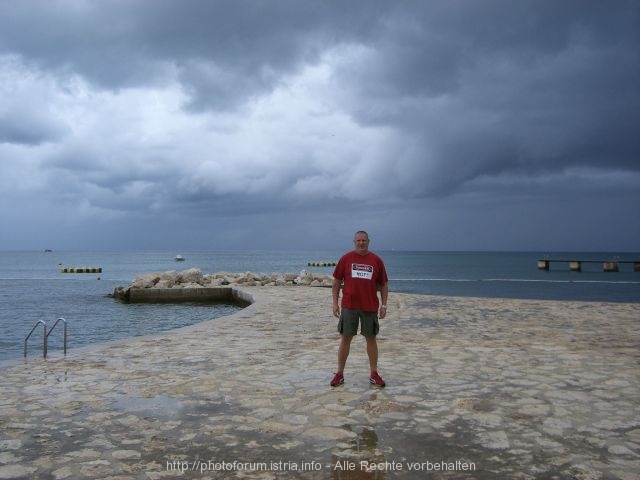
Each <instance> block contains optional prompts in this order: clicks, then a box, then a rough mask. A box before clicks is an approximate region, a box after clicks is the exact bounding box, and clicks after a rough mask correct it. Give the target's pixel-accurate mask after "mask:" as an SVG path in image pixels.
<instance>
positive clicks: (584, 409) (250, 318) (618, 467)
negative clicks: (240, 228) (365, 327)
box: [0, 286, 640, 480]
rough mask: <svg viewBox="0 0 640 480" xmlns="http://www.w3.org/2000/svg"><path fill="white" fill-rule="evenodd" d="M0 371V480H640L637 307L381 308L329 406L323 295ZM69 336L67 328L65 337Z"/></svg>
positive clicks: (262, 300)
mask: <svg viewBox="0 0 640 480" xmlns="http://www.w3.org/2000/svg"><path fill="white" fill-rule="evenodd" d="M243 290H246V292H248V293H249V294H250V295H252V296H253V297H254V299H255V303H254V304H252V305H251V306H249V307H247V308H246V309H244V310H242V311H240V312H238V313H237V314H235V315H232V316H229V317H224V318H220V319H216V320H212V321H208V322H204V323H201V324H198V325H194V326H191V327H187V328H183V329H179V330H174V331H171V332H165V333H161V334H156V335H152V336H145V337H137V338H133V339H129V340H127V341H118V342H113V343H109V344H103V345H98V346H94V347H91V348H79V349H73V348H72V349H71V350H70V353H69V354H68V355H67V357H66V358H65V357H63V356H62V354H61V352H59V351H55V350H54V351H52V352H51V357H50V358H49V360H47V361H44V360H42V359H41V358H38V357H37V356H36V355H33V356H31V357H30V358H29V359H28V360H27V361H22V360H19V361H15V362H10V363H9V364H6V365H4V366H3V367H2V369H1V370H0V372H1V374H2V375H1V376H0V389H1V392H2V394H1V396H0V479H7V478H29V479H76V478H85V479H97V478H108V479H160V478H197V479H207V478H215V479H217V478H249V479H284V478H302V479H325V478H331V479H353V480H359V479H382V478H384V479H391V478H433V479H440V478H446V479H458V478H461V479H467V478H469V479H476V478H477V479H495V478H499V479H502V478H508V479H584V480H587V479H623V480H631V479H637V478H640V408H639V400H640V382H639V380H640V368H639V367H640V365H639V363H640V362H639V360H640V326H639V321H640V305H639V304H614V303H610V304H606V303H571V302H543V301H525V300H497V299H476V298H452V297H435V296H419V295H408V294H397V293H391V294H390V296H389V302H388V304H389V316H388V318H387V319H385V320H383V321H382V324H381V334H380V337H379V347H380V355H381V357H380V371H381V374H382V375H383V377H385V379H386V380H387V388H385V389H376V388H375V387H371V386H370V385H369V383H368V368H367V358H366V353H365V351H364V341H363V339H362V338H357V339H356V340H354V343H353V346H352V350H351V356H350V358H349V363H348V365H347V370H346V372H345V377H346V383H345V385H343V386H341V387H337V388H331V387H330V386H329V381H330V379H331V376H332V373H333V370H334V368H335V358H336V351H337V346H338V335H337V333H336V331H335V327H336V321H335V319H334V318H333V317H332V315H331V292H330V290H329V289H327V288H320V287H315V288H312V287H300V286H297V287H247V288H246V289H244V288H243ZM70 328H71V332H73V324H72V323H71V326H70Z"/></svg>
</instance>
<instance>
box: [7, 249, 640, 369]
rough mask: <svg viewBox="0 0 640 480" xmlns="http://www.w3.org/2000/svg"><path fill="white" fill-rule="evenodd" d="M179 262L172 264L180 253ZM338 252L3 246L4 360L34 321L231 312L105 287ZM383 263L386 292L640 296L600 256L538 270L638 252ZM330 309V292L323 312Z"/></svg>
mask: <svg viewBox="0 0 640 480" xmlns="http://www.w3.org/2000/svg"><path fill="white" fill-rule="evenodd" d="M178 253H180V254H182V256H183V257H184V258H185V261H182V262H176V261H175V260H174V259H175V256H176V254H178ZM341 253H343V252H338V251H297V252H291V251H289V252H273V251H227V252H166V251H145V252H72V251H61V252H57V251H54V252H42V251H39V252H35V251H31V252H0V360H6V359H13V358H19V357H21V356H22V355H23V350H24V339H25V337H26V335H27V334H28V333H29V331H30V330H31V328H32V327H33V326H34V325H35V324H36V323H37V322H38V321H39V320H43V321H45V322H47V324H48V325H49V327H51V325H52V324H53V323H54V322H55V320H56V319H57V318H59V317H63V318H65V319H66V320H67V322H68V328H69V330H68V331H69V341H68V346H69V348H74V347H79V346H84V345H89V344H95V343H100V342H104V341H109V340H115V339H120V338H127V337H133V336H138V335H145V334H148V333H154V332H160V331H164V330H169V329H173V328H177V327H181V326H186V325H191V324H194V323H197V322H201V321H204V320H209V319H213V318H218V317H220V316H224V315H229V314H231V313H233V312H235V311H237V309H238V308H239V307H237V306H235V305H227V304H222V305H221V304H207V303H184V304H124V303H121V302H119V301H116V300H114V299H113V298H111V297H110V296H109V295H110V294H111V293H112V292H113V290H114V289H115V287H117V286H127V285H129V284H130V283H131V282H132V281H133V280H134V278H135V277H136V276H137V275H140V274H144V273H148V272H162V271H168V270H183V269H187V268H199V269H200V270H202V272H203V273H205V274H207V273H215V272H222V271H226V272H247V271H251V272H256V273H266V274H271V273H299V272H300V271H301V270H303V269H306V270H311V271H316V272H321V273H325V274H328V275H330V274H331V273H332V271H333V268H332V267H310V266H308V263H309V262H315V261H319V262H335V261H337V259H338V258H339V256H340V254H341ZM377 253H378V254H379V255H380V256H381V257H382V258H383V260H384V261H385V263H386V266H387V271H388V275H389V279H390V281H389V289H390V291H391V292H406V293H416V294H422V295H453V296H477V297H495V298H526V299H543V300H573V301H610V302H640V272H634V271H633V264H620V271H619V272H604V271H603V270H602V265H601V264H598V263H593V264H591V263H589V264H583V269H582V271H581V272H572V271H569V267H568V265H567V264H561V263H558V264H552V265H551V269H550V270H549V271H544V270H538V268H537V260H538V259H540V258H545V257H547V258H565V259H569V258H575V259H583V260H604V259H606V260H618V261H640V254H637V253H588V254H586V253H577V252H569V253H554V254H546V253H535V252H527V253H513V252H503V253H497V252H398V251H379V252H377ZM62 267H76V268H79V267H100V268H101V269H102V272H101V273H91V274H84V273H83V274H72V273H62V272H61V271H60V270H61V268H62ZM330 308H331V297H330V293H329V292H327V310H328V311H329V310H330ZM62 333H63V332H62V325H60V324H59V325H58V326H57V327H56V330H55V331H54V332H53V333H52V334H51V336H50V337H49V338H50V339H49V349H50V351H51V353H58V351H59V350H60V349H61V348H62ZM41 342H42V333H41V332H40V331H39V330H36V331H35V332H34V334H33V336H32V338H31V339H30V340H29V342H28V353H29V356H33V355H42V345H41Z"/></svg>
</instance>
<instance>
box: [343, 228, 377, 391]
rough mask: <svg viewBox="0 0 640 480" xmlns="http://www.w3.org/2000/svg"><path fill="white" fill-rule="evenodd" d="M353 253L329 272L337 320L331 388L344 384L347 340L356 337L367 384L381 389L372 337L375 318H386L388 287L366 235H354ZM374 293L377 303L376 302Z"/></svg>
mask: <svg viewBox="0 0 640 480" xmlns="http://www.w3.org/2000/svg"><path fill="white" fill-rule="evenodd" d="M353 244H354V246H355V250H353V251H351V252H348V253H345V254H344V255H343V256H342V257H341V258H340V260H339V261H338V264H337V265H336V268H335V270H334V272H333V285H332V289H331V290H332V294H333V315H334V316H335V317H339V318H340V320H339V322H338V332H340V335H341V338H340V347H339V348H338V371H337V372H336V374H335V375H334V377H333V380H331V386H332V387H336V386H338V385H342V384H343V383H344V374H343V372H344V367H345V365H346V363H347V357H348V356H349V350H350V348H351V340H353V337H354V336H355V335H356V334H357V333H358V323H360V333H361V334H362V335H364V337H365V339H366V341H367V355H368V356H369V367H370V369H371V376H370V377H369V381H370V382H371V384H373V385H375V386H378V387H384V386H385V383H384V380H382V377H380V375H379V374H378V343H377V341H376V335H377V334H378V331H379V329H380V326H379V323H378V308H379V318H384V317H385V315H386V314H387V296H388V294H389V286H388V281H389V279H388V278H387V272H386V269H385V267H384V262H383V261H382V259H381V258H380V257H378V256H377V255H376V254H375V253H373V252H370V251H369V235H368V234H367V232H364V231H358V232H356V234H355V236H354V238H353ZM343 282H344V285H343V287H342V311H340V306H339V303H338V300H339V296H340V285H341V284H342V283H343ZM378 292H380V300H381V302H379V301H378Z"/></svg>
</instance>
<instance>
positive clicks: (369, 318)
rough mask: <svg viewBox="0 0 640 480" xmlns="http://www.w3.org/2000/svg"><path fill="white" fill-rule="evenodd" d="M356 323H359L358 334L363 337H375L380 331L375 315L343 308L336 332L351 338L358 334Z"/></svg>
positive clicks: (376, 315)
mask: <svg viewBox="0 0 640 480" xmlns="http://www.w3.org/2000/svg"><path fill="white" fill-rule="evenodd" d="M358 323H360V333H361V334H362V335H364V336H365V337H371V336H374V337H375V336H376V335H377V334H378V332H379V331H380V324H379V323H378V314H377V313H375V312H364V311H362V310H357V309H353V308H343V309H342V311H341V312H340V320H339V321H338V332H339V333H340V335H346V336H348V337H353V336H354V335H356V334H357V333H358Z"/></svg>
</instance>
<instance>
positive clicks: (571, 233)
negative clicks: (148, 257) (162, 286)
mask: <svg viewBox="0 0 640 480" xmlns="http://www.w3.org/2000/svg"><path fill="white" fill-rule="evenodd" d="M638 25H640V2H638V1H636V0H630V1H622V0H612V1H601V0H595V1H589V0H575V1H572V0H563V1H558V0H548V1H545V0H532V1H525V0H465V1H458V0H440V1H428V0H424V1H418V0H415V1H389V0H384V1H382V0H381V1H374V0H366V1H365V0H363V1H354V0H349V1H337V0H336V1H319V0H318V1H303V0H282V1H276V0H255V1H239V0H225V1H221V0H217V1H214V0H211V1H204V0H202V1H195V0H193V1H187V0H175V1H168V0H165V1H162V0H148V1H139V0H122V1H116V0H104V1H89V0H86V1H81V0H66V1H52V0H47V1H27V0H21V1H10V0H0V249H1V250H15V249H44V248H52V249H57V250H63V249H88V250H105V249H132V250H133V249H170V250H175V251H176V252H178V251H180V252H184V251H188V250H193V249H212V250H218V249H318V248H323V249H335V248H338V249H349V248H351V247H352V243H351V240H352V237H353V232H354V231H356V230H359V229H365V230H368V231H369V233H370V236H371V248H372V249H373V250H381V249H390V248H396V249H416V250H537V251H550V250H611V251H616V250H626V251H640V89H639V85H640V33H639V32H640V30H639V28H638Z"/></svg>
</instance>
